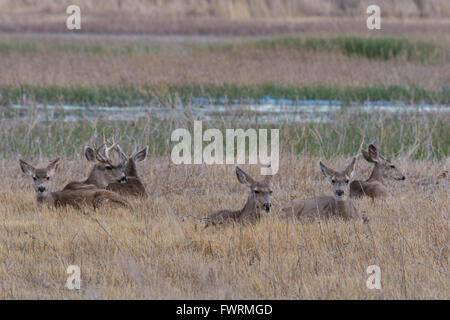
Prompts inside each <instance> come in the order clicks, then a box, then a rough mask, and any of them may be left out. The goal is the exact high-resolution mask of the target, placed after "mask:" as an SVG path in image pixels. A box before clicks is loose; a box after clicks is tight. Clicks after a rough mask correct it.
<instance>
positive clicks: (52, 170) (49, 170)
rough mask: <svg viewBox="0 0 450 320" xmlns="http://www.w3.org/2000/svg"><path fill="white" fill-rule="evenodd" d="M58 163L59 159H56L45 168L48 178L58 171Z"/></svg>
mask: <svg viewBox="0 0 450 320" xmlns="http://www.w3.org/2000/svg"><path fill="white" fill-rule="evenodd" d="M58 162H59V158H56V159H55V160H53V161H52V162H51V163H50V164H49V165H48V166H47V174H48V175H49V176H53V175H54V174H55V172H56V169H58Z"/></svg>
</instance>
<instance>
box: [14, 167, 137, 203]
mask: <svg viewBox="0 0 450 320" xmlns="http://www.w3.org/2000/svg"><path fill="white" fill-rule="evenodd" d="M58 161H59V158H58V159H55V160H53V161H52V162H51V163H50V164H49V165H48V166H47V167H46V168H35V167H33V166H32V165H30V164H28V163H26V162H25V161H23V160H19V163H20V168H21V169H22V171H23V172H24V173H25V174H26V175H28V176H30V177H32V178H33V181H34V182H33V187H34V191H35V193H36V202H37V204H38V206H39V207H40V206H42V205H43V204H45V205H47V206H55V207H63V206H67V205H70V206H73V207H76V208H81V206H83V205H91V206H93V208H94V209H97V208H98V207H99V206H101V205H102V204H103V203H105V202H109V203H115V204H118V205H120V206H123V207H129V206H130V205H129V204H128V202H126V201H125V200H123V199H122V198H121V197H120V196H118V195H117V194H115V193H114V192H111V191H107V190H102V189H97V188H91V187H89V188H84V189H83V188H81V189H76V190H62V191H57V192H52V191H51V190H52V182H53V176H54V174H55V172H56V169H57V167H58Z"/></svg>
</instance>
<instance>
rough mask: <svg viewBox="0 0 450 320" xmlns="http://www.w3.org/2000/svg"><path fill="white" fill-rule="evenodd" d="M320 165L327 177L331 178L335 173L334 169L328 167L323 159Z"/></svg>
mask: <svg viewBox="0 0 450 320" xmlns="http://www.w3.org/2000/svg"><path fill="white" fill-rule="evenodd" d="M319 166H320V170H321V171H322V173H323V175H324V176H325V178H327V179H329V178H331V177H332V176H333V175H334V171H333V170H332V169H330V168H328V167H327V166H326V165H324V164H323V163H322V161H319Z"/></svg>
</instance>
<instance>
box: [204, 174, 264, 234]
mask: <svg viewBox="0 0 450 320" xmlns="http://www.w3.org/2000/svg"><path fill="white" fill-rule="evenodd" d="M235 172H236V176H237V179H238V181H239V182H240V183H241V184H243V185H245V186H247V187H248V188H249V189H250V190H249V193H248V198H247V202H246V203H245V205H244V207H243V208H242V209H241V210H238V211H232V210H221V211H217V212H214V213H212V214H210V215H209V216H206V217H203V218H202V221H203V222H204V223H205V228H207V227H209V226H210V225H213V226H216V225H223V224H225V223H227V222H237V223H244V222H252V223H254V222H256V221H257V220H259V219H260V217H261V211H264V212H270V208H271V200H270V198H271V195H272V190H271V188H270V182H271V180H272V175H266V176H265V177H264V178H263V179H262V180H260V181H256V180H254V179H253V178H252V177H251V176H250V175H248V174H247V173H245V172H244V171H243V170H242V169H241V168H239V167H238V166H236V167H235Z"/></svg>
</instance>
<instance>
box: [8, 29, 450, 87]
mask: <svg viewBox="0 0 450 320" xmlns="http://www.w3.org/2000/svg"><path fill="white" fill-rule="evenodd" d="M13 39H14V38H13ZM441 40H443V42H444V43H447V44H448V43H450V42H446V41H447V40H448V38H447V37H443V38H441ZM444 40H445V41H444ZM3 41H4V43H16V42H14V41H15V40H11V38H4V39H3ZM21 41H23V39H22V40H19V41H18V42H17V43H21ZM68 43H70V42H68V41H61V40H58V41H55V42H54V41H48V42H47V44H46V45H43V47H44V49H42V50H41V47H40V46H38V49H37V51H36V52H27V53H20V54H18V53H10V54H3V55H2V59H1V60H0V73H1V74H2V77H1V78H0V85H12V86H20V85H24V84H29V85H43V86H45V85H55V86H96V85H105V86H122V85H136V86H140V85H155V84H164V83H170V84H186V83H195V84H224V83H233V84H237V85H253V84H261V83H276V84H281V85H294V86H317V85H321V86H326V85H331V86H338V87H344V86H377V85H415V86H418V87H423V88H427V89H433V90H434V89H439V88H440V87H442V86H443V85H445V84H447V83H448V82H449V79H448V75H449V74H450V60H449V57H448V56H447V54H446V52H448V48H447V47H445V48H443V50H442V52H443V53H444V54H443V55H441V57H440V58H439V59H438V60H437V61H432V62H429V63H420V62H417V61H407V59H406V58H405V59H402V58H398V59H392V60H388V61H380V60H368V59H365V58H360V57H355V56H351V57H349V56H345V55H344V54H342V53H339V52H308V51H297V50H294V49H288V48H285V49H283V48H281V49H277V50H265V49H263V48H254V47H245V44H242V43H240V42H237V43H235V44H234V47H231V49H213V50H208V49H204V50H198V49H195V50H193V49H192V48H189V46H188V47H186V46H185V45H182V44H181V43H178V42H177V41H175V42H170V44H169V46H170V47H171V48H170V49H161V50H164V51H163V53H144V52H136V53H134V54H119V55H112V54H82V53H74V52H64V51H63V52H61V51H57V50H52V49H45V46H51V45H55V44H59V45H67V44H68ZM76 43H77V44H78V45H83V43H85V44H90V45H91V46H92V45H94V44H99V45H102V46H104V47H106V48H108V47H113V48H115V47H120V46H121V45H122V48H123V47H124V46H126V45H127V44H129V43H130V42H129V41H122V42H121V41H118V42H108V41H107V40H100V41H98V40H96V41H94V42H79V43H78V42H76ZM131 43H132V42H131ZM144 43H145V42H144ZM151 43H153V42H150V45H151ZM164 43H165V42H164V41H163V42H157V45H158V47H161V46H163V47H164V46H167V45H168V44H167V43H166V44H164ZM177 43H178V44H177ZM436 43H438V42H437V41H436ZM441 43H442V42H441ZM178 45H179V46H180V48H179V49H177V46H178ZM191 45H193V46H195V45H202V44H201V43H200V44H199V43H197V42H193V43H191ZM203 45H205V44H204V43H203ZM438 45H439V46H441V45H442V46H443V44H438ZM11 66H14V67H11Z"/></svg>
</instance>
